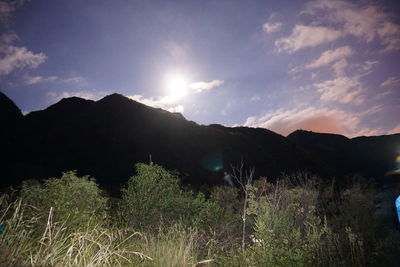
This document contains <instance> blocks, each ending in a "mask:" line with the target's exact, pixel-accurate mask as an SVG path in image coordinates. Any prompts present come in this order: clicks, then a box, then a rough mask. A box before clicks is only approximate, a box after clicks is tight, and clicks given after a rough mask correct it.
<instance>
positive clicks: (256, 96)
mask: <svg viewBox="0 0 400 267" xmlns="http://www.w3.org/2000/svg"><path fill="white" fill-rule="evenodd" d="M260 100H261V97H259V96H258V95H255V96H252V97H251V98H250V101H252V102H257V101H260Z"/></svg>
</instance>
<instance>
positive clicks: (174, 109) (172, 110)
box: [167, 105, 185, 113]
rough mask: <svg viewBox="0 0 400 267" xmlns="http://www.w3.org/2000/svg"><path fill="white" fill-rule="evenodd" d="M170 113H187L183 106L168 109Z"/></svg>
mask: <svg viewBox="0 0 400 267" xmlns="http://www.w3.org/2000/svg"><path fill="white" fill-rule="evenodd" d="M167 110H168V111H169V112H173V113H176V112H178V113H183V112H184V111H185V109H184V107H183V106H182V105H178V106H176V107H172V108H168V109H167Z"/></svg>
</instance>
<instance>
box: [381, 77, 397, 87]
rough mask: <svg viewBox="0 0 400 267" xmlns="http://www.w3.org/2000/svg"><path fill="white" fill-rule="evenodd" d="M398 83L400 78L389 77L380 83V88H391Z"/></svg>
mask: <svg viewBox="0 0 400 267" xmlns="http://www.w3.org/2000/svg"><path fill="white" fill-rule="evenodd" d="M399 83H400V77H389V78H387V79H386V80H385V81H384V82H382V83H381V87H385V86H393V85H396V84H399Z"/></svg>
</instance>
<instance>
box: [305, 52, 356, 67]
mask: <svg viewBox="0 0 400 267" xmlns="http://www.w3.org/2000/svg"><path fill="white" fill-rule="evenodd" d="M353 53H354V51H353V49H352V48H351V47H350V46H342V47H339V48H337V49H332V50H327V51H325V52H323V53H322V54H321V55H320V56H319V58H317V59H316V60H314V61H313V62H311V63H310V64H308V65H306V69H315V68H319V67H322V66H326V65H330V64H331V63H333V62H337V61H340V60H342V59H344V58H347V57H349V56H351V55H352V54H353Z"/></svg>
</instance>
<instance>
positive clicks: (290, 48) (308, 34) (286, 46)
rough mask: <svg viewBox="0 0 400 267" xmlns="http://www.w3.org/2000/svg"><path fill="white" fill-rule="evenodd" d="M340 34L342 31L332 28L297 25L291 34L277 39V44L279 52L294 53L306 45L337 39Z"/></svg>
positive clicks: (315, 44) (313, 45) (312, 45)
mask: <svg viewBox="0 0 400 267" xmlns="http://www.w3.org/2000/svg"><path fill="white" fill-rule="evenodd" d="M340 36H341V33H340V31H337V30H334V29H331V28H327V27H322V26H305V25H296V26H295V27H294V28H293V31H292V33H291V34H290V35H289V36H287V37H284V38H280V39H278V40H276V41H275V46H276V48H277V50H278V52H282V51H283V52H289V53H293V52H295V51H297V50H300V49H303V48H306V47H315V46H317V45H320V44H324V43H329V42H332V41H335V40H337V39H338V38H339V37H340Z"/></svg>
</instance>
